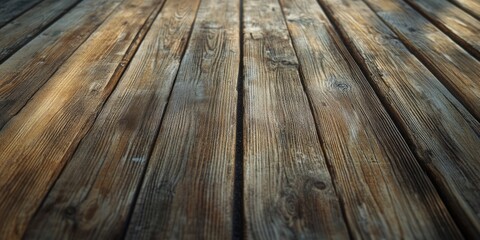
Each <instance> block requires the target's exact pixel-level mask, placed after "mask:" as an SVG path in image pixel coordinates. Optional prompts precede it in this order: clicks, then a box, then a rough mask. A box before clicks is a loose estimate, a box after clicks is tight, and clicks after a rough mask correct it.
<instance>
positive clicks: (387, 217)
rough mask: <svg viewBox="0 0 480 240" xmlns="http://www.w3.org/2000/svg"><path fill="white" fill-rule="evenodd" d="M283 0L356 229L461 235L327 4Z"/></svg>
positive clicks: (356, 233)
mask: <svg viewBox="0 0 480 240" xmlns="http://www.w3.org/2000/svg"><path fill="white" fill-rule="evenodd" d="M280 2H281V4H282V7H283V10H284V13H285V17H286V19H287V25H288V28H289V30H290V34H291V36H292V40H293V44H294V47H295V50H296V53H297V56H298V58H299V63H300V68H301V73H302V76H303V79H304V84H305V90H306V92H307V94H308V97H309V99H310V102H311V106H312V108H313V113H314V116H315V119H316V123H317V124H316V125H317V129H318V133H319V135H320V138H321V139H322V144H323V149H325V153H326V157H327V159H328V161H329V162H330V166H331V171H332V176H333V178H334V184H335V186H336V189H337V191H338V194H339V197H340V198H341V199H342V204H343V209H344V211H345V216H346V221H347V223H348V226H349V229H350V233H351V236H352V237H353V238H354V239H395V238H398V237H399V236H401V237H402V238H405V239H422V238H424V239H457V238H461V234H460V232H459V230H458V229H457V227H456V225H455V223H454V222H453V220H452V218H451V217H450V214H449V213H448V211H447V209H446V207H445V205H444V203H443V201H442V200H441V198H440V197H439V196H438V194H437V192H436V190H435V188H434V186H433V185H432V184H431V182H430V180H429V179H428V177H427V175H425V173H424V172H423V170H422V169H421V167H420V165H419V164H418V162H417V160H416V159H415V157H414V155H413V154H412V152H411V151H410V149H409V148H408V145H407V144H406V142H405V141H404V140H403V139H402V136H401V134H400V132H399V131H398V129H397V128H396V126H395V124H394V123H393V121H392V120H391V119H390V117H389V116H388V113H387V112H386V111H385V109H384V108H383V106H382V104H381V102H380V101H379V99H378V98H377V96H376V94H375V92H374V91H373V89H372V88H371V86H370V85H369V84H368V81H367V80H366V79H365V77H364V76H363V74H362V72H361V71H360V69H359V68H358V67H357V65H356V63H355V61H354V60H353V58H352V57H351V56H350V55H349V53H348V51H347V50H346V49H345V47H344V46H343V44H342V41H341V40H340V38H339V37H338V36H337V35H336V33H335V30H334V29H333V26H332V25H331V23H330V22H329V21H328V19H327V17H326V16H325V14H324V12H323V11H322V10H321V8H320V6H318V4H316V1H315V0H281V1H280ZM366 219H368V221H366Z"/></svg>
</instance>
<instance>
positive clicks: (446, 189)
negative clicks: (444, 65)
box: [320, 0, 480, 237]
mask: <svg viewBox="0 0 480 240" xmlns="http://www.w3.org/2000/svg"><path fill="white" fill-rule="evenodd" d="M320 2H321V3H322V6H323V7H324V9H326V10H327V12H328V13H329V15H330V16H331V17H332V19H333V20H334V22H335V24H336V25H337V27H338V29H339V30H340V32H341V33H342V35H343V37H344V38H345V42H346V43H348V45H349V47H350V48H351V49H352V53H353V54H354V56H355V57H356V60H357V62H358V63H359V64H360V65H361V66H362V67H363V68H364V70H365V72H366V73H367V74H368V75H369V77H370V79H371V81H370V82H371V84H372V85H373V86H374V88H375V89H376V92H377V94H378V95H379V96H380V98H381V99H382V101H383V103H384V105H385V106H386V107H387V108H388V110H389V111H390V114H391V116H392V117H393V118H394V120H395V121H396V123H397V125H398V126H399V127H400V129H401V130H402V131H403V134H404V136H405V137H406V139H407V140H408V142H409V144H410V147H411V149H412V150H413V151H414V152H415V154H416V156H417V158H418V159H419V160H420V162H421V164H422V166H423V167H424V169H425V170H426V171H427V173H428V174H429V175H430V177H431V179H432V181H433V182H434V183H435V185H436V187H437V189H438V190H439V191H440V193H441V194H442V197H443V198H444V200H445V202H446V204H447V207H449V210H450V211H451V213H452V214H453V216H454V219H455V220H456V221H457V222H458V223H459V224H460V226H461V227H462V230H464V231H465V232H467V233H468V234H469V236H472V237H479V236H480V235H479V234H480V219H479V213H480V202H479V201H478V199H480V186H479V184H478V183H479V182H480V175H478V172H479V171H480V162H479V161H478V156H480V148H479V147H478V146H480V137H479V136H480V124H479V122H478V121H477V120H475V118H474V117H473V116H472V115H471V114H470V113H469V112H468V111H467V110H466V109H465V108H464V107H463V106H462V104H461V103H460V102H458V100H457V99H455V98H454V97H453V95H452V94H451V93H450V92H449V91H448V90H447V89H446V88H445V87H444V86H443V85H442V84H441V83H440V81H439V80H438V79H436V78H435V77H434V76H433V74H431V73H430V72H429V71H428V69H427V68H426V67H425V66H424V65H422V64H421V62H420V61H419V60H418V59H417V58H415V56H413V54H411V53H410V52H409V51H408V49H407V48H406V47H405V46H404V45H403V44H402V42H401V41H400V40H399V39H398V37H397V36H396V35H395V33H393V32H392V31H391V30H390V29H389V28H388V27H387V26H386V25H385V24H384V23H383V22H382V21H381V20H380V19H379V18H378V17H377V16H376V15H375V13H374V12H373V11H372V10H371V9H370V8H369V7H368V6H367V5H366V4H365V3H364V2H362V1H351V2H342V1H341V0H322V1H320Z"/></svg>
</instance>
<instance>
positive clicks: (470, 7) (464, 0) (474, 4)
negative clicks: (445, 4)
mask: <svg viewBox="0 0 480 240" xmlns="http://www.w3.org/2000/svg"><path fill="white" fill-rule="evenodd" d="M450 1H451V2H453V3H454V4H456V5H457V6H458V7H460V8H462V9H463V11H465V12H468V13H469V14H470V15H472V16H474V17H476V18H477V19H480V1H478V0H450Z"/></svg>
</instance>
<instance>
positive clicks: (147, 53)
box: [26, 0, 199, 239]
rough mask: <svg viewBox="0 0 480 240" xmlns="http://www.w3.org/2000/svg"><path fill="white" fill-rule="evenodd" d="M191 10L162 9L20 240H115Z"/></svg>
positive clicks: (184, 1) (186, 2)
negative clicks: (25, 239) (37, 238)
mask: <svg viewBox="0 0 480 240" xmlns="http://www.w3.org/2000/svg"><path fill="white" fill-rule="evenodd" d="M198 2H199V1H192V0H169V1H167V3H165V6H164V7H163V9H162V13H161V14H160V15H159V16H158V18H157V19H156V20H155V23H154V24H153V25H152V27H151V29H150V30H149V32H148V34H147V35H146V36H145V39H144V41H143V42H142V44H141V45H140V47H139V49H138V52H137V53H136V55H135V57H134V58H133V60H132V62H131V63H130V66H129V67H128V69H127V70H126V72H125V74H124V76H123V77H122V78H121V80H120V82H119V83H118V86H117V87H116V89H115V91H114V92H113V93H112V95H111V96H110V98H109V100H108V101H107V103H106V104H105V106H104V107H103V111H102V112H101V113H100V115H99V117H98V118H97V120H96V121H95V124H94V125H93V127H92V129H90V131H89V133H88V134H87V135H86V136H85V138H84V139H83V140H82V141H81V143H80V145H79V147H78V148H77V150H76V152H75V154H74V155H73V157H72V159H71V160H70V161H69V164H68V165H67V166H66V168H65V170H63V172H62V174H61V176H60V177H59V179H58V181H57V183H56V184H55V185H54V187H53V189H52V190H51V191H50V193H49V196H48V197H47V199H46V201H45V202H44V204H43V206H42V207H41V209H40V210H39V211H38V213H37V214H36V216H35V218H34V219H33V221H32V222H31V224H30V225H29V231H28V232H27V235H26V238H35V237H36V236H37V237H38V236H41V237H42V238H44V239H119V238H121V237H122V236H123V230H124V228H125V227H126V221H127V217H128V214H129V212H130V209H131V207H132V203H133V201H134V200H135V197H136V191H137V189H138V186H139V184H140V181H141V179H142V176H143V173H144V169H145V167H146V165H147V162H148V161H147V160H148V158H149V157H150V153H151V148H152V147H153V143H154V141H155V138H156V136H157V132H158V128H159V126H160V122H161V119H162V115H163V111H164V108H165V105H166V102H167V99H168V96H169V94H170V89H171V87H172V84H173V80H174V79H175V76H176V73H177V70H178V66H179V65H180V60H181V57H182V54H183V52H184V50H185V46H186V42H187V39H188V36H189V32H190V28H191V26H192V24H193V20H194V18H195V14H196V11H197V7H198ZM85 172H88V173H89V174H85Z"/></svg>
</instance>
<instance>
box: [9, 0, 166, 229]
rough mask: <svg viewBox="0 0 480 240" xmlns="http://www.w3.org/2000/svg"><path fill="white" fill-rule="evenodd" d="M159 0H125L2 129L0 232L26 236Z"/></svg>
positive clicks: (134, 46) (114, 83)
mask: <svg viewBox="0 0 480 240" xmlns="http://www.w3.org/2000/svg"><path fill="white" fill-rule="evenodd" d="M158 2H159V1H157V0H152V1H144V0H128V1H125V2H124V3H123V4H122V5H121V7H120V8H118V9H117V10H116V11H115V13H114V14H112V15H110V17H109V18H108V19H107V20H106V21H105V23H104V24H103V25H102V26H101V27H100V28H99V29H98V30H97V31H96V32H95V33H93V34H92V35H91V36H90V38H89V39H88V40H87V41H86V42H85V43H84V44H83V45H82V46H81V47H80V48H79V49H78V50H77V51H76V52H75V53H74V54H73V55H72V56H71V57H70V58H69V59H68V60H67V62H65V64H64V65H62V67H61V68H60V69H59V70H58V71H57V72H56V74H54V75H53V77H52V79H50V81H48V83H47V84H45V86H44V87H43V88H42V89H41V90H40V91H38V92H37V94H35V95H34V96H33V98H32V100H31V101H30V102H29V103H28V104H27V105H26V106H25V107H24V108H23V109H22V111H20V112H19V113H18V114H17V115H16V116H15V117H14V118H12V120H11V121H10V122H8V123H7V124H6V125H5V126H4V127H3V129H2V131H0V219H8V221H0V239H19V238H20V237H21V236H22V234H23V233H24V231H25V228H26V226H27V224H28V222H29V220H30V218H31V217H32V215H33V214H34V213H35V211H36V209H37V208H38V207H39V205H40V204H41V202H42V200H43V198H44V196H45V194H46V193H47V191H48V190H49V188H50V186H51V185H52V184H53V181H54V180H55V179H56V178H57V176H58V174H59V172H60V171H61V169H62V168H63V166H64V164H65V162H66V160H67V159H69V158H70V156H71V154H72V152H73V150H74V149H75V147H76V146H77V145H78V142H79V141H80V139H81V138H82V137H83V136H84V135H85V132H86V131H87V130H88V129H89V127H90V126H91V124H92V122H93V120H94V118H95V116H96V115H97V113H98V111H99V109H100V108H101V106H102V104H103V102H104V101H105V99H106V98H107V97H108V95H110V93H111V91H112V90H113V88H114V86H115V85H116V83H117V81H118V78H119V77H120V75H121V73H122V72H123V70H124V68H125V65H126V63H127V62H128V61H129V59H130V58H131V57H132V55H133V53H134V52H135V50H136V48H137V45H138V44H139V43H138V42H139V41H140V40H141V38H142V36H143V34H144V32H145V31H146V30H147V28H148V24H146V25H144V23H145V22H146V20H147V19H150V18H149V16H150V13H151V12H152V11H153V9H154V8H155V7H156V6H157V3H158ZM151 21H153V17H151ZM142 26H143V27H142ZM139 31H140V32H139ZM85 174H87V173H85Z"/></svg>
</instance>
